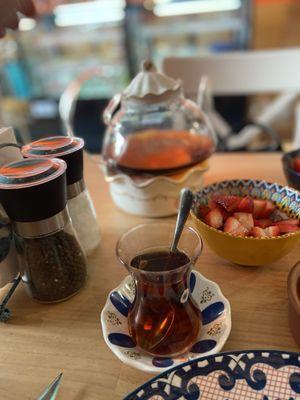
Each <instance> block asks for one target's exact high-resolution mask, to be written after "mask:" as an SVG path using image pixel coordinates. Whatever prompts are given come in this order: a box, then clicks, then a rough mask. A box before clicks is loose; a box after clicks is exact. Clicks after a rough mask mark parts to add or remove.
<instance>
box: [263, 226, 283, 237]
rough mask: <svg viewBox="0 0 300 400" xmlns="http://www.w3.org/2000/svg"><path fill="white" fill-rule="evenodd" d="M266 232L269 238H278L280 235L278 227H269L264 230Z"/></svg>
mask: <svg viewBox="0 0 300 400" xmlns="http://www.w3.org/2000/svg"><path fill="white" fill-rule="evenodd" d="M264 231H265V232H266V234H267V236H268V237H276V236H279V234H280V231H279V228H278V226H269V227H268V228H266V229H264Z"/></svg>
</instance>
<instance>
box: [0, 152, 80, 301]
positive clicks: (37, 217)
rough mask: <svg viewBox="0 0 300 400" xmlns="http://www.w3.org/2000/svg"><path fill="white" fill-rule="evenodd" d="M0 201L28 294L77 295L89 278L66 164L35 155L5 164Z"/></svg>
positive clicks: (47, 296)
mask: <svg viewBox="0 0 300 400" xmlns="http://www.w3.org/2000/svg"><path fill="white" fill-rule="evenodd" d="M0 201H1V203H2V205H3V208H4V209H5V211H6V213H7V215H8V216H9V218H10V219H11V220H12V222H13V228H14V231H15V240H16V248H17V252H18V255H19V259H20V264H21V269H22V270H21V274H22V280H23V282H24V283H25V284H26V287H27V289H28V291H29V294H30V295H31V296H32V297H33V298H34V299H36V300H38V301H41V302H46V303H52V302H59V301H62V300H66V299H67V298H69V297H71V296H73V295H74V294H76V293H77V292H78V291H79V290H80V289H81V288H82V287H83V285H84V283H85V280H86V260H85V256H84V253H83V250H82V248H81V246H80V244H79V242H78V239H77V236H76V233H75V231H74V228H73V226H72V223H71V219H70V215H69V212H68V209H67V207H66V205H67V196H66V163H65V162H64V161H63V160H60V159H55V158H35V159H24V160H22V161H17V162H13V163H10V164H7V165H4V166H2V167H1V168H0Z"/></svg>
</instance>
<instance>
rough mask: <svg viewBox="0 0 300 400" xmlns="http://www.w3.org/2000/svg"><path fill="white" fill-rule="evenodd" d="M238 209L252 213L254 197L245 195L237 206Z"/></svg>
mask: <svg viewBox="0 0 300 400" xmlns="http://www.w3.org/2000/svg"><path fill="white" fill-rule="evenodd" d="M236 211H238V212H244V213H252V212H253V199H252V198H251V197H248V196H246V197H243V198H242V199H241V201H240V203H239V205H238V206H237V209H236Z"/></svg>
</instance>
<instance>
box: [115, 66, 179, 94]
mask: <svg viewBox="0 0 300 400" xmlns="http://www.w3.org/2000/svg"><path fill="white" fill-rule="evenodd" d="M181 88H182V84H181V82H180V81H179V80H175V79H173V78H171V77H169V76H167V75H165V74H163V73H161V72H158V71H157V69H156V66H155V65H154V64H153V62H152V61H150V60H146V61H144V62H143V64H142V70H141V72H139V73H138V74H137V76H136V77H135V78H134V79H133V80H132V82H131V83H130V84H129V86H128V87H127V88H126V89H125V90H124V92H123V96H122V97H123V98H124V99H125V100H130V99H132V100H142V101H147V100H150V101H151V100H154V99H155V97H157V96H159V97H161V96H163V97H164V98H166V99H167V98H168V97H171V96H174V93H178V94H179V91H180V90H181Z"/></svg>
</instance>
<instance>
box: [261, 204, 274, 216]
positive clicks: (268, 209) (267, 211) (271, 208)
mask: <svg viewBox="0 0 300 400" xmlns="http://www.w3.org/2000/svg"><path fill="white" fill-rule="evenodd" d="M275 208H276V206H275V204H274V203H273V202H272V201H271V200H265V209H264V210H263V212H262V213H261V215H260V216H261V217H262V218H268V217H269V216H270V215H271V214H272V212H273V211H274V210H275Z"/></svg>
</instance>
